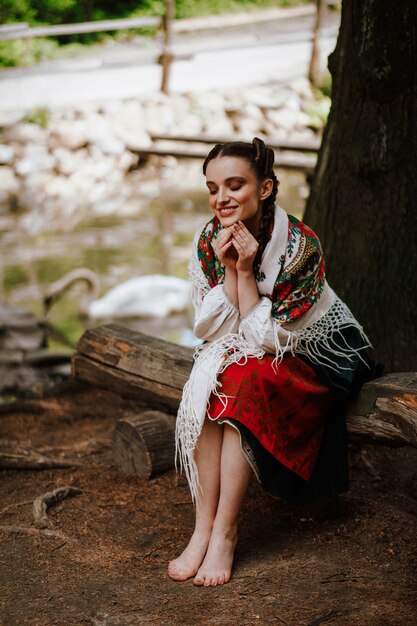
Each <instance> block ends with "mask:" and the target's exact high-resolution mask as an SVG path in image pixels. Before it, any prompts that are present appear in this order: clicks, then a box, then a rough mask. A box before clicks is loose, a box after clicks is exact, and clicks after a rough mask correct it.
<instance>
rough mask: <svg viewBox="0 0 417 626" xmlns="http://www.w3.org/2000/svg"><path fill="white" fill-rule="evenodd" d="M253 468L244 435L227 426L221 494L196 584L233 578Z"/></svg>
mask: <svg viewBox="0 0 417 626" xmlns="http://www.w3.org/2000/svg"><path fill="white" fill-rule="evenodd" d="M251 475H252V469H251V467H250V465H249V463H248V462H247V460H246V458H245V457H244V455H243V453H242V449H241V445H240V435H239V433H238V431H237V430H235V429H234V428H233V427H232V426H227V425H225V426H224V434H223V442H222V449H221V462H220V496H219V502H218V506H217V512H216V517H215V520H214V524H213V530H212V532H211V536H210V542H209V545H208V549H207V553H206V555H205V558H204V561H203V563H202V564H201V566H200V568H199V570H198V572H197V575H196V577H195V578H194V584H195V585H204V586H205V587H209V586H214V585H222V584H224V583H227V582H228V581H229V580H230V576H231V573H232V564H233V555H234V551H235V546H236V541H237V517H238V514H239V511H240V508H241V506H242V502H243V498H244V495H245V492H246V489H247V487H248V485H249V482H250V479H251Z"/></svg>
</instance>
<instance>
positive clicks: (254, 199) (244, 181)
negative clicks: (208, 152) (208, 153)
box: [206, 156, 272, 235]
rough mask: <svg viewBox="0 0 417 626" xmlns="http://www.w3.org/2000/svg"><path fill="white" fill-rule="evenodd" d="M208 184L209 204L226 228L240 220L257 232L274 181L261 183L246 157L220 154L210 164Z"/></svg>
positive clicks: (208, 166)
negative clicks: (265, 201) (264, 202)
mask: <svg viewBox="0 0 417 626" xmlns="http://www.w3.org/2000/svg"><path fill="white" fill-rule="evenodd" d="M206 185H207V187H208V190H209V192H210V207H211V209H212V211H213V213H214V214H215V215H216V216H217V217H218V218H219V220H220V223H221V225H222V226H223V227H225V228H227V227H228V226H231V225H232V224H234V223H235V222H238V221H239V220H241V221H242V222H243V223H244V224H245V226H246V227H247V228H248V229H249V230H250V232H251V233H252V234H253V235H257V233H258V228H259V220H260V217H261V213H262V201H263V200H265V198H267V197H268V196H269V194H270V193H271V190H272V180H270V179H267V180H266V181H264V182H262V183H260V182H259V181H258V179H257V178H256V175H255V174H254V172H253V170H252V169H251V167H250V165H249V163H248V161H246V159H242V158H240V157H232V156H220V157H217V158H216V159H212V160H211V161H210V162H209V163H208V165H207V169H206Z"/></svg>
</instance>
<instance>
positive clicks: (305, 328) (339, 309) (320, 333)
mask: <svg viewBox="0 0 417 626" xmlns="http://www.w3.org/2000/svg"><path fill="white" fill-rule="evenodd" d="M287 238H288V216H287V214H286V213H285V211H284V210H283V209H281V208H280V207H277V208H276V213H275V222H274V230H273V233H272V236H271V239H270V241H269V242H268V244H267V245H266V247H265V251H264V254H263V257H262V260H261V265H260V270H259V272H258V275H259V276H262V279H261V280H259V281H258V283H257V284H258V291H259V294H260V296H261V297H262V296H268V297H270V294H272V291H273V286H274V284H275V281H276V278H277V267H279V268H280V271H285V270H286V269H288V267H290V266H291V264H294V259H296V258H297V257H298V258H299V254H300V250H299V249H298V244H299V243H300V242H298V241H297V242H295V245H293V246H291V253H290V254H289V251H288V246H287ZM197 241H198V238H197V239H196V240H195V245H194V251H193V255H192V258H191V260H190V263H189V275H190V280H191V281H192V284H193V292H194V298H195V299H197V300H202V299H203V298H204V296H205V295H206V294H207V293H208V291H210V285H209V283H208V280H207V278H206V276H205V274H204V272H203V270H202V268H201V265H200V263H199V260H198V256H197V249H196V248H197ZM293 244H294V242H293ZM283 257H285V262H284V263H283V264H282V263H281V265H279V261H278V260H279V259H281V260H282V258H283ZM196 304H197V303H196V302H195V305H196ZM347 326H355V327H356V328H357V329H358V330H359V332H360V334H361V336H362V338H363V342H364V345H363V346H362V347H361V348H360V349H359V350H361V349H364V348H366V347H368V346H370V343H369V340H368V338H367V337H366V335H365V333H364V331H363V329H362V327H361V326H360V325H359V323H358V322H357V320H356V319H355V318H354V317H353V315H352V313H351V312H350V310H349V308H348V307H347V306H346V305H345V304H344V303H343V302H342V301H341V300H340V299H339V298H338V297H337V296H336V294H335V293H334V292H333V291H332V290H331V288H330V287H329V286H328V284H327V282H326V281H325V282H324V287H323V290H322V292H321V295H320V297H319V299H318V300H317V301H316V302H315V303H314V304H313V305H312V306H311V308H310V309H309V311H308V312H307V313H306V314H304V315H302V316H301V317H299V318H298V319H297V320H295V321H293V322H289V323H284V322H282V321H278V320H276V319H273V329H274V343H275V359H274V361H273V366H274V367H278V366H279V363H280V362H281V361H282V359H283V358H284V354H285V353H286V352H289V353H291V354H293V355H294V354H304V355H306V356H308V357H309V358H310V359H311V361H312V362H314V363H317V364H323V365H326V366H327V367H331V368H333V369H335V370H337V369H339V368H340V366H339V365H338V364H337V363H336V362H335V361H333V360H332V359H331V358H330V357H329V356H328V355H329V353H330V354H334V355H335V356H341V357H345V358H347V359H348V361H353V360H355V361H356V359H357V356H359V358H361V356H360V353H359V350H358V349H355V348H353V347H352V346H349V345H348V344H347V343H346V341H345V340H343V341H344V343H345V344H346V345H345V346H344V347H343V349H342V348H340V349H339V350H338V351H336V350H335V348H334V347H333V346H334V344H333V345H331V340H332V339H334V337H335V334H336V333H338V332H339V331H340V329H341V328H346V327H347ZM340 336H341V337H343V336H342V335H340ZM332 343H333V342H332ZM325 353H326V355H327V356H326V355H325ZM264 354H265V351H264V350H263V349H262V347H260V346H254V345H251V344H250V343H249V342H248V341H247V339H246V338H245V336H244V333H243V331H242V327H240V329H239V332H238V333H233V334H226V335H224V336H222V337H220V338H219V339H216V340H215V341H211V342H206V343H204V344H203V345H201V346H199V347H198V348H197V349H196V351H195V354H194V365H193V369H192V371H191V375H190V378H189V380H188V381H187V383H186V385H185V386H184V390H183V396H182V400H181V404H180V407H179V410H178V415H177V422H176V466H177V467H178V465H180V468H181V469H182V470H183V471H184V472H185V474H186V477H187V480H188V483H189V486H190V491H191V495H192V498H193V500H195V498H196V497H197V495H198V490H199V484H198V475H197V467H196V464H195V461H194V450H195V447H196V445H197V440H198V437H199V435H200V432H201V429H202V426H203V423H204V419H205V417H206V415H207V411H208V406H209V401H210V396H211V394H212V393H214V394H215V395H217V396H218V397H219V398H220V399H221V401H222V403H223V406H224V409H226V405H227V397H226V396H225V395H224V394H222V392H221V385H220V383H219V381H218V377H219V374H220V373H222V372H223V371H224V370H225V369H226V368H227V367H228V366H229V365H231V364H232V363H239V364H244V363H245V362H246V360H247V359H249V358H258V359H260V358H262V357H263V356H264Z"/></svg>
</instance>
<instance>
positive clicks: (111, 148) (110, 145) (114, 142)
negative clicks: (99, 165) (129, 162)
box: [94, 135, 125, 156]
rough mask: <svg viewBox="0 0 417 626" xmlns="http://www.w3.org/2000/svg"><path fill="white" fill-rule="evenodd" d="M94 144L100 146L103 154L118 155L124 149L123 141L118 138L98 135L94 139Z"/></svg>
mask: <svg viewBox="0 0 417 626" xmlns="http://www.w3.org/2000/svg"><path fill="white" fill-rule="evenodd" d="M94 143H95V145H96V146H97V147H98V148H100V150H101V151H102V153H103V154H108V155H111V156H120V155H122V154H123V153H124V151H125V143H124V142H123V141H121V140H120V138H117V137H112V136H110V135H108V136H107V137H99V138H96V139H95V140H94Z"/></svg>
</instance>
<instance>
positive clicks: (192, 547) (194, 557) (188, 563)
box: [168, 530, 210, 580]
mask: <svg viewBox="0 0 417 626" xmlns="http://www.w3.org/2000/svg"><path fill="white" fill-rule="evenodd" d="M209 540H210V531H207V532H201V531H196V530H195V531H194V532H193V534H192V536H191V539H190V541H189V544H188V546H187V547H186V548H185V550H184V551H183V552H182V554H180V556H179V557H178V558H177V559H175V560H174V561H170V563H169V565H168V576H170V578H173V579H174V580H187V578H191V577H192V576H195V574H196V573H197V571H198V568H199V567H200V565H201V563H202V562H203V559H204V555H205V553H206V551H207V546H208V543H209Z"/></svg>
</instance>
